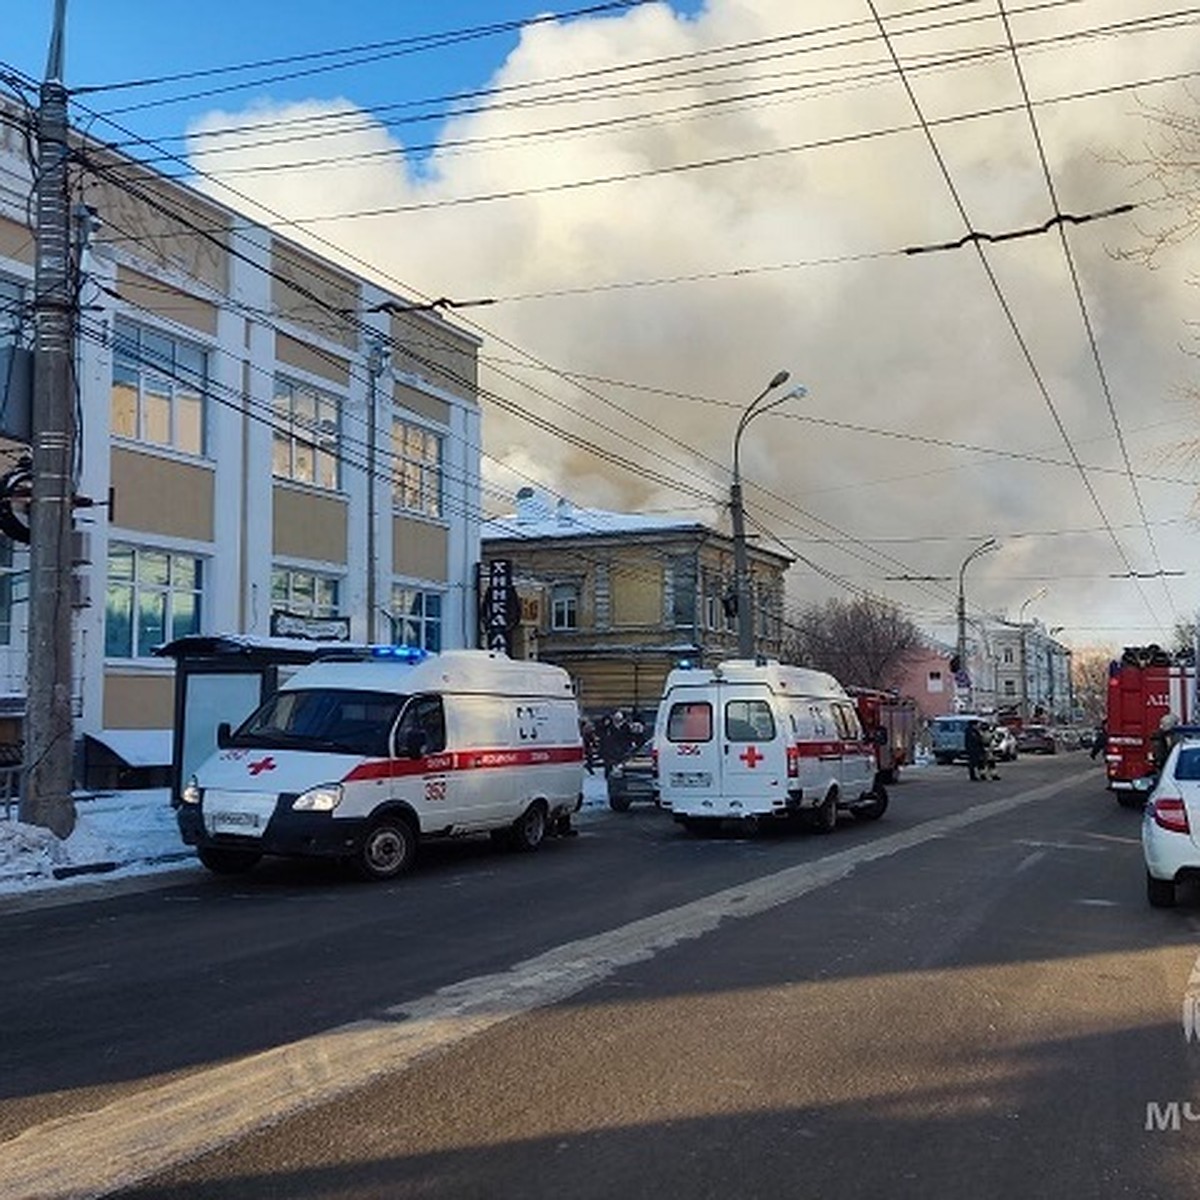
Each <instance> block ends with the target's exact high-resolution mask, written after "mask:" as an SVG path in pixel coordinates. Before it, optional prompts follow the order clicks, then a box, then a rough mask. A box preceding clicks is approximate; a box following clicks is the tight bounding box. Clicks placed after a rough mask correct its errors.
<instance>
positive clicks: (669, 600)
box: [482, 488, 791, 718]
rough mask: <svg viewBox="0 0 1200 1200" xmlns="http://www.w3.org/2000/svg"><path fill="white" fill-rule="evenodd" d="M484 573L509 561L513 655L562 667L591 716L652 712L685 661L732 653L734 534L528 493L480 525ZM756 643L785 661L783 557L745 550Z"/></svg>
mask: <svg viewBox="0 0 1200 1200" xmlns="http://www.w3.org/2000/svg"><path fill="white" fill-rule="evenodd" d="M482 554H483V562H484V567H485V569H486V568H487V566H488V565H489V564H491V563H494V562H496V561H497V560H500V561H506V562H509V563H511V569H512V577H513V583H514V586H515V588H516V593H517V597H518V599H519V604H520V609H519V612H520V616H519V621H518V623H517V624H516V627H515V628H514V629H513V632H512V653H513V655H514V656H515V657H524V658H538V659H542V660H544V661H546V662H552V663H554V664H555V665H557V666H561V667H564V668H565V669H566V670H567V671H569V672H570V673H571V676H572V678H573V679H574V680H575V684H576V690H577V693H578V696H579V702H580V706H581V708H582V709H583V711H584V712H585V713H586V714H587V715H589V716H592V717H597V716H601V715H603V714H604V713H607V712H612V711H613V710H614V709H617V708H620V709H623V710H625V711H627V712H633V713H637V714H639V715H640V716H641V717H643V718H645V717H647V716H648V715H649V714H651V713H652V712H653V711H654V709H655V708H656V707H657V705H658V701H659V697H660V696H661V695H662V688H663V683H664V681H665V680H666V676H667V673H668V672H669V671H670V670H671V669H672V668H673V667H675V666H677V665H679V664H680V663H682V662H690V663H693V664H694V665H705V666H709V665H712V664H714V663H717V662H719V661H720V660H721V659H725V658H735V657H737V642H738V639H737V618H736V615H735V612H734V610H732V609H731V608H730V605H729V601H730V598H731V596H732V594H733V579H734V574H733V540H732V538H731V537H730V536H729V535H728V534H724V533H721V532H718V531H716V530H713V529H711V528H709V527H707V526H705V525H701V524H697V523H695V522H689V521H684V520H678V519H669V518H660V517H642V516H636V515H633V514H621V513H608V512H602V511H599V510H595V509H578V508H575V507H573V506H572V505H570V504H569V503H567V502H566V501H560V502H559V503H557V504H551V503H550V502H548V501H547V500H546V499H545V498H544V497H541V496H539V495H538V494H536V493H535V491H534V490H533V489H530V488H523V489H522V490H521V492H520V493H518V496H517V511H516V513H515V514H514V515H513V516H511V517H503V518H496V519H493V520H491V521H488V522H486V523H485V525H484V528H483V535H482ZM749 560H750V575H751V587H750V592H751V595H752V596H753V597H754V606H755V619H754V631H755V650H756V653H758V654H762V655H765V656H767V657H778V656H779V652H780V644H781V641H780V639H781V633H782V616H783V577H784V573H785V571H786V570H787V567H788V565H789V563H790V561H791V560H790V559H788V558H787V557H785V556H784V555H780V554H775V553H773V552H771V551H768V550H764V549H762V548H760V547H755V546H752V547H750V548H749Z"/></svg>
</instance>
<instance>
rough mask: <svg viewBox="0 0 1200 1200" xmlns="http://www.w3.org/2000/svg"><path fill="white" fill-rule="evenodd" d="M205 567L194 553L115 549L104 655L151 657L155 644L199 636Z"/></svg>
mask: <svg viewBox="0 0 1200 1200" xmlns="http://www.w3.org/2000/svg"><path fill="white" fill-rule="evenodd" d="M202 567H203V563H202V562H201V560H200V559H198V558H196V557H194V556H192V555H190V554H172V553H170V552H168V551H166V550H151V549H147V548H145V547H142V546H122V545H114V546H112V547H111V548H110V549H109V552H108V595H107V598H106V602H105V612H104V653H105V654H106V655H108V656H109V657H110V658H146V657H148V656H149V655H150V653H151V652H152V651H153V650H154V647H155V646H160V645H162V644H163V643H164V642H170V641H174V640H175V638H180V637H186V636H187V635H188V634H190V633H199V632H200V598H201V595H202V591H203V588H202V584H203V575H202Z"/></svg>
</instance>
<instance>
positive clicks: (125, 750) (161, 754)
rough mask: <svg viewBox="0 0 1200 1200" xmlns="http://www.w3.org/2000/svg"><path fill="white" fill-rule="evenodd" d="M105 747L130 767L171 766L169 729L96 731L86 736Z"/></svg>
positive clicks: (171, 736)
mask: <svg viewBox="0 0 1200 1200" xmlns="http://www.w3.org/2000/svg"><path fill="white" fill-rule="evenodd" d="M87 736H88V737H90V738H91V739H92V741H94V742H99V743H100V745H102V746H106V747H107V748H108V749H109V750H111V751H112V752H113V753H114V754H115V755H116V756H117V757H118V758H119V759H121V761H122V762H124V763H125V764H126V765H128V766H130V767H169V766H170V765H171V740H172V738H173V736H174V733H173V731H172V730H170V729H98V730H96V731H95V732H94V733H89V734H88V735H87Z"/></svg>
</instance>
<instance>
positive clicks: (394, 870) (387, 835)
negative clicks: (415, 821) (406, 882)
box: [354, 817, 417, 882]
mask: <svg viewBox="0 0 1200 1200" xmlns="http://www.w3.org/2000/svg"><path fill="white" fill-rule="evenodd" d="M416 856H417V835H416V831H415V830H414V829H413V827H412V826H411V825H410V824H409V823H408V822H407V821H406V820H405V819H404V818H403V817H382V818H380V819H379V820H378V821H376V822H375V823H374V824H373V825H372V826H371V828H370V829H368V830H367V834H366V837H364V838H363V840H362V845H361V846H360V847H359V849H358V854H357V856H356V858H355V860H354V865H355V867H356V868H357V870H358V873H359V874H360V875H361V876H362V877H363V878H364V879H369V880H371V881H373V882H374V881H383V880H387V879H396V878H397V877H398V876H400V875H403V874H404V872H405V871H407V870H408V869H409V867H411V866H412V864H413V860H414V859H415V858H416Z"/></svg>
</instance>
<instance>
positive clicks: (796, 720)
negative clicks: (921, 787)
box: [654, 659, 887, 832]
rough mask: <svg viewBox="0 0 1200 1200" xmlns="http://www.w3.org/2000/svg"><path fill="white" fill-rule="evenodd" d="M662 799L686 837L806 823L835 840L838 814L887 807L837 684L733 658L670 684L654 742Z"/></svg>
mask: <svg viewBox="0 0 1200 1200" xmlns="http://www.w3.org/2000/svg"><path fill="white" fill-rule="evenodd" d="M654 746H655V751H656V752H657V754H658V784H659V796H660V797H661V803H662V806H663V807H664V808H669V809H670V810H671V811H672V813H673V814H674V816H675V819H676V820H677V821H679V822H680V823H681V824H683V825H684V826H686V827H688V828H693V829H694V828H700V827H702V826H703V823H704V822H706V821H717V820H731V819H741V820H746V821H750V822H752V823H754V822H760V821H762V820H763V819H764V818H772V817H788V816H793V815H796V814H803V816H804V817H805V819H806V820H807V821H808V822H809V823H811V824H812V825H813V826H814V827H815V828H817V829H819V830H822V831H824V832H828V831H830V830H832V829H833V828H834V827H835V826H836V824H837V819H838V812H839V810H845V811H848V812H851V813H853V814H854V815H855V816H857V817H862V818H865V819H875V818H877V817H881V816H882V815H883V812H884V810H885V809H886V808H887V792H886V790H885V789H884V788H883V787H882V785H880V784H879V783H877V781H876V766H875V754H874V750H873V747H872V745H871V743H870V742H869V741H868V740H867V739H866V737H865V735H864V734H863V731H862V726H861V725H860V724H859V720H858V714H857V712H856V711H855V707H854V701H853V700H852V699H851V698H850V697H849V696H848V695H847V694H846V691H845V689H844V688H843V687H842V685H841V684H840V683H838V681H837V680H836V679H834V678H833V676H832V675H826V674H825V673H824V672H821V671H810V670H806V669H804V668H802V667H789V666H783V665H781V664H780V663H777V662H763V661H757V662H754V661H750V660H743V659H735V660H731V661H729V662H723V663H720V664H718V665H717V666H716V667H714V668H712V669H711V670H709V669H706V668H705V669H695V668H678V669H676V670H674V671H672V672H671V673H670V675H668V676H667V682H666V686H665V688H664V691H663V699H662V703H661V705H660V706H659V710H658V722H657V725H656V727H655V733H654Z"/></svg>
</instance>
